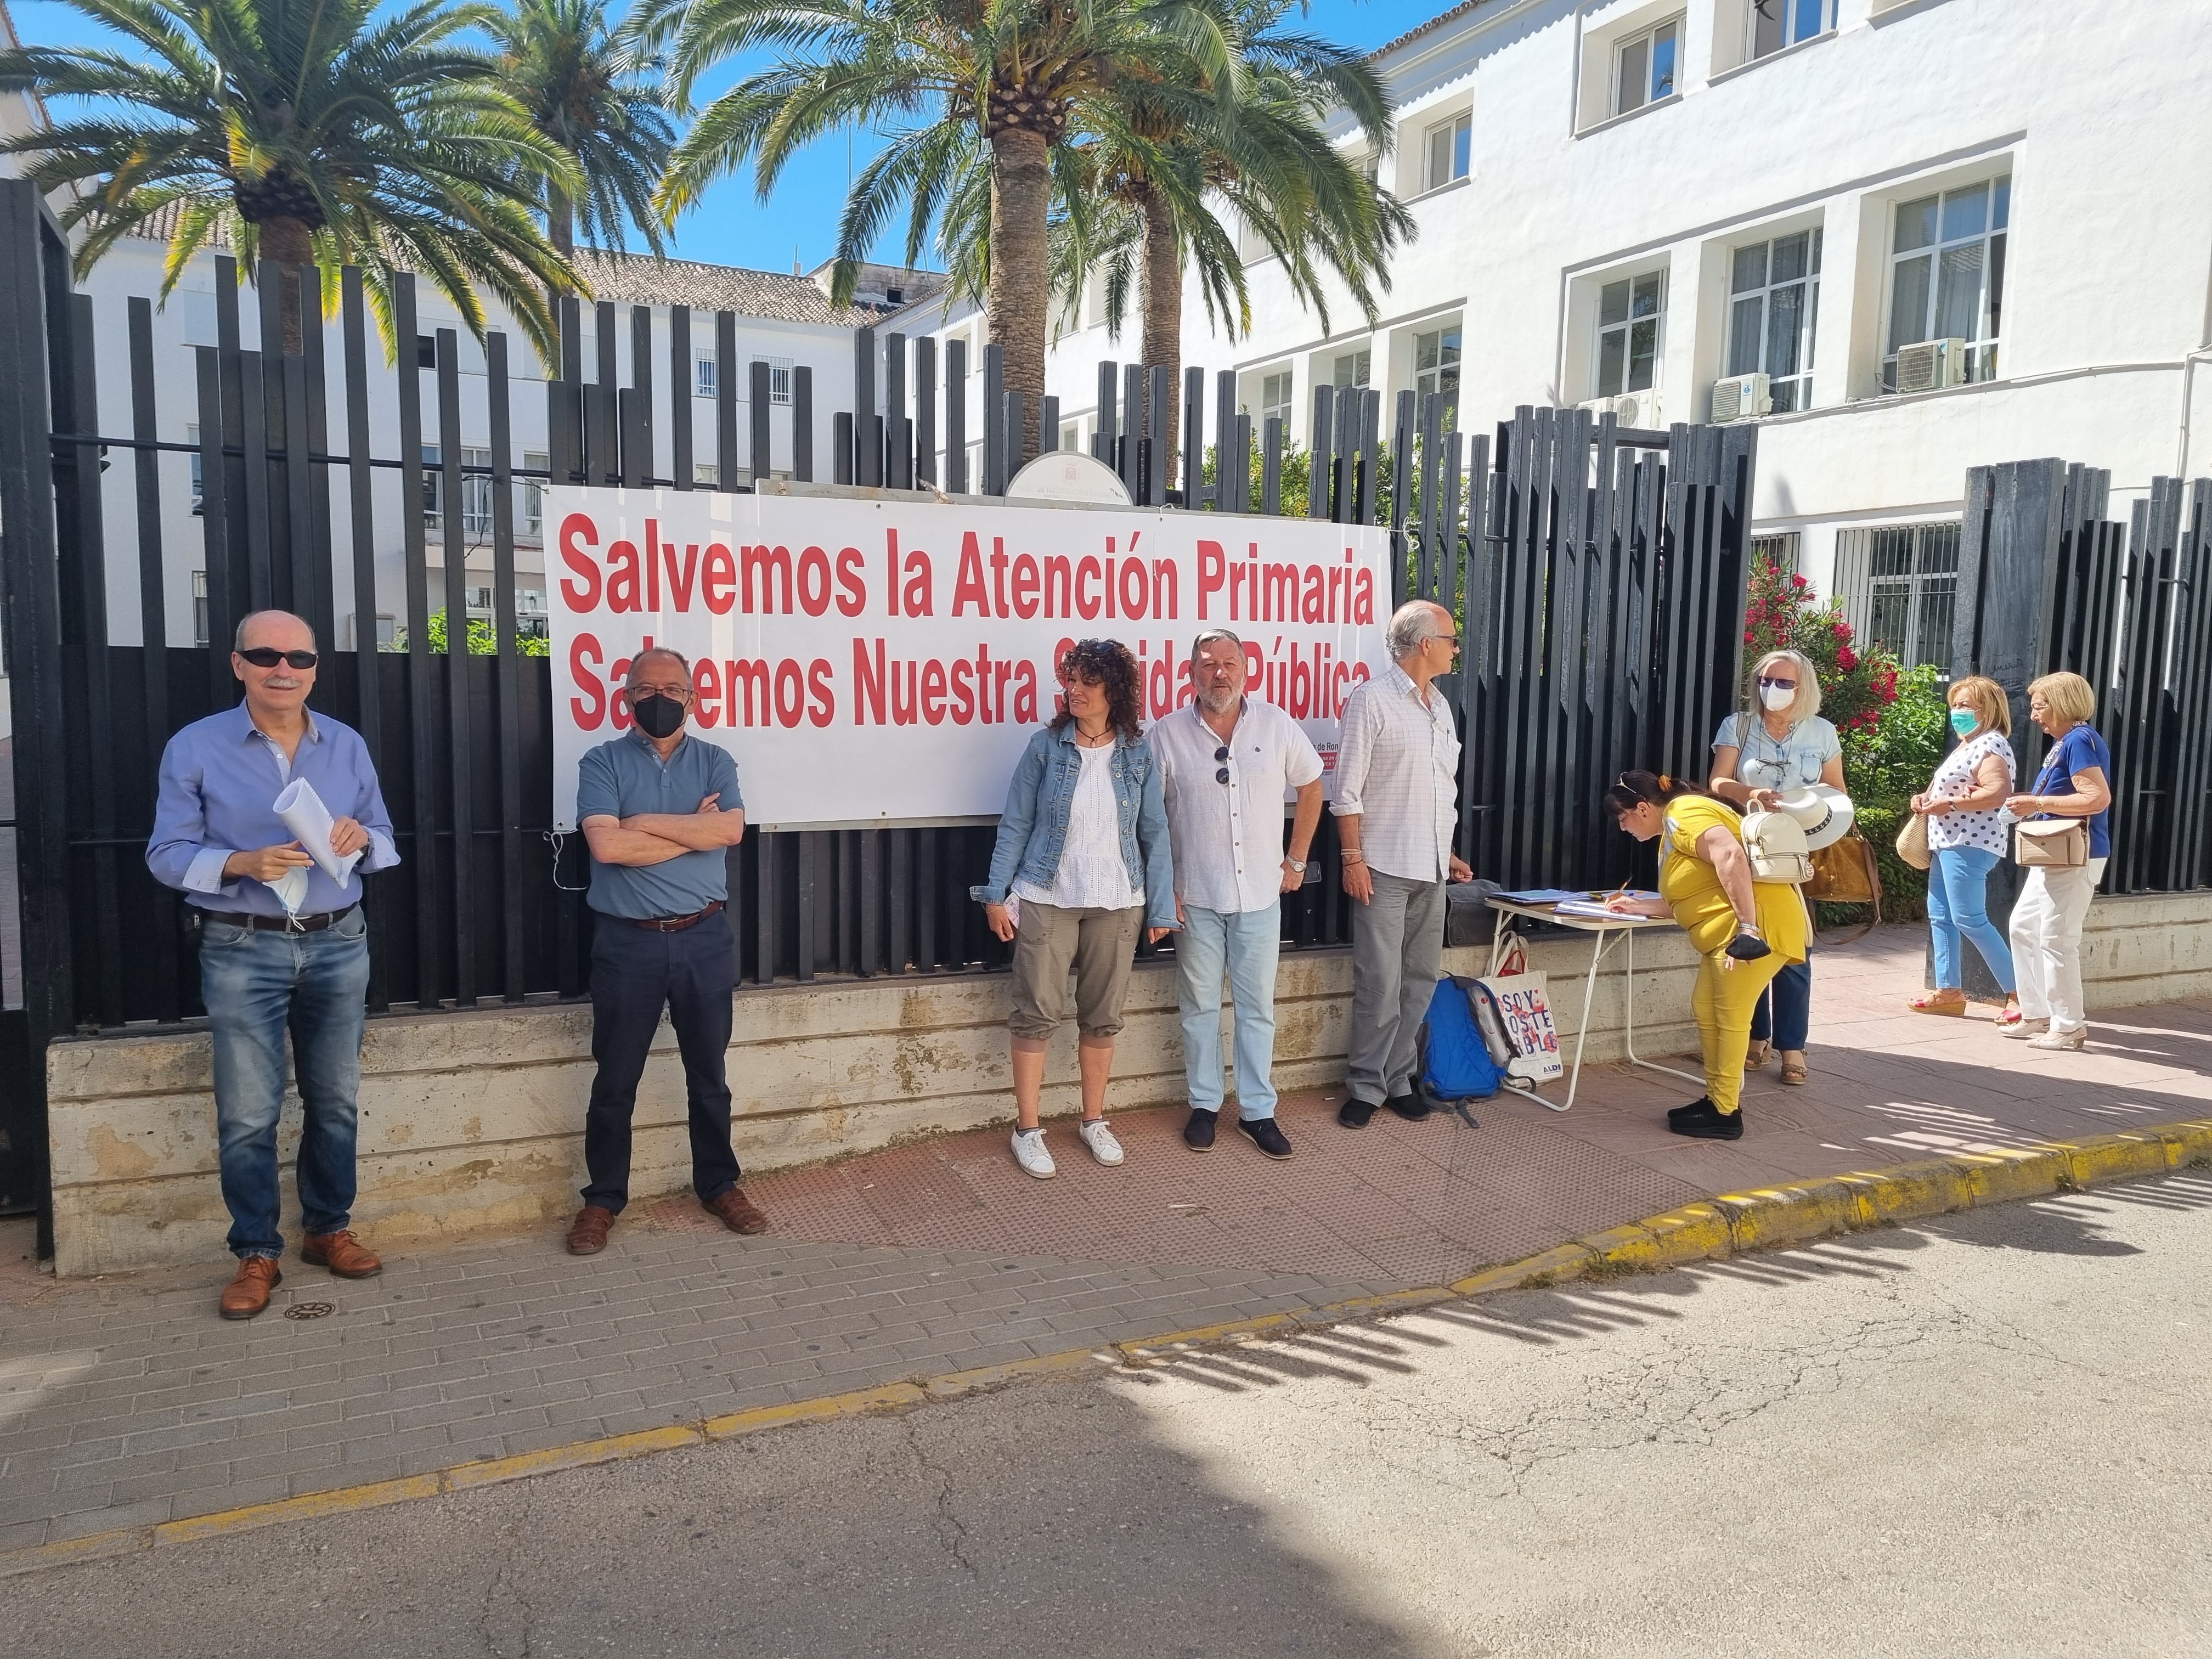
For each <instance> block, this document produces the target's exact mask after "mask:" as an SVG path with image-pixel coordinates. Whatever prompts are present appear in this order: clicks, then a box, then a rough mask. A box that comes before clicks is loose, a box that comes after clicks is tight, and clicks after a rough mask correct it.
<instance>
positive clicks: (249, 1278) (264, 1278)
mask: <svg viewBox="0 0 2212 1659" xmlns="http://www.w3.org/2000/svg"><path fill="white" fill-rule="evenodd" d="M283 1282H284V1275H283V1272H282V1271H281V1270H280V1269H279V1268H278V1267H277V1266H276V1257H275V1256H273V1255H249V1256H246V1257H245V1258H243V1259H242V1260H241V1261H240V1262H239V1264H238V1277H237V1278H235V1279H232V1280H231V1281H230V1283H229V1284H228V1285H224V1286H223V1287H222V1316H223V1317H224V1318H225V1319H251V1318H252V1317H253V1316H254V1315H256V1314H258V1313H259V1312H260V1311H261V1310H263V1309H264V1308H265V1307H267V1306H268V1305H269V1292H270V1291H273V1290H275V1289H276V1287H277V1286H278V1285H281V1284H283Z"/></svg>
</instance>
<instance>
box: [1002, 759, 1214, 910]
mask: <svg viewBox="0 0 2212 1659" xmlns="http://www.w3.org/2000/svg"><path fill="white" fill-rule="evenodd" d="M1107 765H1108V769H1109V771H1111V772H1112V774H1113V776H1114V800H1115V805H1117V806H1119V807H1120V808H1121V862H1122V863H1124V864H1126V865H1127V866H1128V867H1129V880H1130V882H1131V884H1133V885H1135V886H1137V887H1140V888H1142V889H1143V890H1144V893H1145V926H1146V927H1174V926H1175V925H1176V905H1175V866H1174V863H1173V861H1172V859H1171V856H1170V854H1169V852H1168V813H1167V807H1166V806H1165V805H1164V804H1163V801H1162V799H1161V795H1160V769H1159V765H1158V763H1157V762H1156V761H1154V760H1153V758H1152V744H1149V743H1147V742H1146V740H1145V739H1144V738H1137V739H1136V740H1135V741H1134V742H1131V741H1130V740H1129V739H1128V738H1117V739H1116V740H1115V744H1114V757H1113V759H1112V760H1111V761H1109V763H1107ZM1082 775H1083V753H1082V751H1081V750H1079V749H1078V748H1077V747H1076V746H1075V722H1074V721H1073V720H1070V721H1069V722H1068V723H1067V724H1066V726H1061V727H1060V730H1059V731H1057V732H1055V731H1054V730H1053V729H1052V728H1051V727H1049V726H1044V727H1042V728H1040V729H1039V730H1038V731H1037V732H1036V734H1035V735H1034V736H1032V737H1031V738H1030V746H1029V747H1028V748H1027V749H1025V750H1023V751H1022V757H1021V759H1020V761H1019V762H1018V763H1016V765H1015V767H1014V777H1013V781H1012V783H1010V784H1008V785H1007V786H1006V811H1005V812H1004V813H1003V814H1002V815H1001V816H1000V819H999V840H998V844H997V845H996V846H995V847H994V848H993V849H992V852H991V879H990V880H989V881H988V882H987V883H986V884H984V885H982V886H981V887H971V888H969V890H968V896H969V897H970V898H973V899H977V900H980V901H981V902H983V903H985V904H1004V903H1005V902H1006V891H1007V890H1008V889H1009V888H1011V887H1012V885H1013V884H1015V883H1016V882H1018V881H1033V882H1035V883H1036V884H1038V885H1039V886H1041V887H1049V886H1051V885H1052V884H1053V881H1054V878H1056V877H1058V875H1059V874H1060V849H1061V848H1062V847H1064V846H1065V845H1066V842H1067V818H1068V812H1069V810H1070V808H1071V806H1072V805H1073V802H1074V799H1075V785H1076V781H1077V780H1078V779H1079V778H1080V777H1081V776H1082Z"/></svg>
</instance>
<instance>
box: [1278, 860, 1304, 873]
mask: <svg viewBox="0 0 2212 1659" xmlns="http://www.w3.org/2000/svg"><path fill="white" fill-rule="evenodd" d="M1283 862H1284V863H1285V864H1287V865H1289V866H1291V872H1292V873H1294V874H1296V875H1301V876H1303V875H1304V874H1305V872H1306V861H1305V860H1304V859H1285V860H1283Z"/></svg>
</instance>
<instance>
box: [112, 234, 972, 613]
mask: <svg viewBox="0 0 2212 1659" xmlns="http://www.w3.org/2000/svg"><path fill="white" fill-rule="evenodd" d="M153 229H154V230H155V231H157V232H159V231H164V230H165V229H166V227H165V226H162V225H158V224H157V225H155V227H153ZM166 252H167V245H166V243H165V242H164V241H162V240H157V239H156V237H155V236H152V235H149V236H145V237H139V236H126V237H125V238H123V239H122V240H121V241H120V242H118V244H117V246H116V247H115V249H114V251H113V252H111V253H109V254H108V255H107V256H106V258H103V259H102V260H101V261H100V264H98V265H96V266H94V269H93V270H92V272H91V273H90V275H89V276H88V278H87V279H86V281H85V282H84V283H83V284H82V291H83V292H85V293H88V295H90V296H91V298H92V301H93V312H94V337H95V340H96V343H97V348H96V349H97V362H98V396H99V416H100V428H101V430H102V431H103V432H104V433H106V434H109V435H125V434H128V433H129V432H131V429H132V408H131V363H130V356H129V353H128V350H127V343H128V340H129V302H130V301H131V299H133V298H148V299H152V298H155V296H157V295H159V294H160V291H161V270H162V264H163V260H164V258H165V256H166ZM578 265H579V269H580V271H581V272H582V274H583V275H584V276H585V277H586V280H587V281H588V282H590V283H591V284H592V290H593V293H594V295H595V296H596V298H597V299H599V300H605V301H614V302H615V303H616V309H615V357H616V372H617V384H618V385H620V386H634V385H635V384H636V383H637V380H638V378H639V377H638V375H637V373H636V370H637V365H636V364H635V362H634V356H635V344H636V337H635V332H634V328H633V308H634V307H638V306H643V307H648V308H649V309H650V312H651V325H652V347H651V357H650V362H649V363H648V364H647V374H648V376H649V379H650V383H651V387H652V402H653V411H652V417H651V418H652V424H653V434H654V442H655V458H656V459H655V466H654V469H653V472H654V476H656V477H667V476H669V471H670V468H671V465H672V459H671V457H672V453H673V450H672V443H671V433H672V432H673V431H674V429H675V427H674V422H678V421H685V422H690V426H691V430H692V452H693V455H694V457H695V460H694V478H695V482H696V483H698V484H700V485H702V486H708V487H711V486H713V485H714V484H715V483H717V482H719V477H720V475H719V471H718V466H719V462H718V445H717V439H716V428H715V419H716V407H717V403H716V384H715V376H716V372H717V362H716V358H715V316H714V313H716V312H717V311H720V310H730V311H732V312H734V313H736V319H737V338H736V346H737V350H736V356H737V364H738V374H737V386H736V396H737V423H738V457H739V471H738V476H737V477H736V479H735V482H737V483H746V482H749V481H750V472H749V470H748V468H749V464H750V459H751V457H750V423H751V395H752V391H751V381H752V375H751V374H750V365H751V364H752V363H753V362H767V363H768V365H769V397H770V404H771V406H770V410H769V441H770V459H771V462H772V467H773V470H774V471H776V472H778V473H784V474H787V473H788V471H789V469H790V467H791V465H792V461H793V418H794V414H795V406H794V401H793V393H794V391H795V388H796V381H797V374H798V372H799V370H800V369H802V368H803V369H805V370H808V371H810V372H811V374H812V377H813V388H814V395H813V410H812V422H811V425H812V428H813V432H812V437H813V454H814V456H815V458H816V461H817V467H818V469H819V472H820V476H822V477H829V467H830V464H831V463H830V456H831V453H832V451H831V437H832V432H833V422H834V419H835V416H836V411H838V410H843V409H846V408H848V407H849V406H850V403H851V398H852V386H853V337H854V330H855V329H856V328H857V327H859V326H860V325H862V324H865V323H867V322H871V321H873V320H875V319H877V318H878V316H880V315H882V314H883V313H885V312H887V311H888V310H890V309H891V308H892V307H896V306H899V305H902V304H906V303H909V302H910V294H909V290H910V289H911V290H914V291H915V292H919V291H921V290H923V289H927V287H928V286H929V285H932V284H935V283H941V281H942V280H943V279H942V278H941V277H938V276H934V275H933V274H930V273H924V272H905V271H901V270H896V269H894V268H891V267H878V266H871V267H869V268H868V272H867V275H868V277H869V279H870V280H869V281H868V282H864V283H863V285H862V292H861V294H860V295H858V296H856V303H855V304H854V305H853V306H837V305H833V304H831V302H830V301H829V295H828V291H827V273H826V271H820V272H817V273H814V274H812V275H808V276H802V275H799V274H797V273H795V272H794V273H793V274H791V275H788V276H786V275H782V274H780V273H777V272H773V271H761V270H746V269H743V268H739V267H734V266H727V265H714V264H700V263H697V262H694V261H689V260H681V259H669V260H657V259H653V258H645V257H629V258H623V257H619V256H609V255H606V254H602V253H594V252H589V251H584V252H580V255H579V259H578ZM216 272H217V267H216V256H215V255H214V254H213V253H211V252H210V253H203V254H201V255H199V256H197V257H196V258H194V259H193V260H192V262H191V264H190V266H189V267H188V268H187V270H186V271H185V275H184V276H183V278H182V279H181V280H180V282H179V284H178V287H177V289H176V290H175V291H174V292H173V294H171V295H170V296H169V298H168V300H167V303H166V304H162V305H161V307H160V308H159V309H158V310H156V311H155V313H154V316H153V319H152V320H153V341H154V360H155V376H154V391H155V436H156V437H157V438H158V439H160V440H161V441H163V442H166V443H175V444H197V443H198V441H199V440H200V431H199V422H200V412H199V408H198V399H197V385H196V378H195V373H194V354H193V352H192V348H194V347H197V346H212V345H214V344H216V330H217V321H216ZM239 299H240V321H241V327H240V335H241V337H242V340H243V341H244V343H246V346H247V347H248V349H251V348H252V347H253V346H254V345H255V344H257V343H258V341H259V338H260V329H259V313H258V296H257V295H256V293H255V291H254V290H253V289H252V288H251V287H250V286H249V287H246V288H242V289H240V295H239ZM157 303H159V302H158V301H157ZM676 309H685V310H688V311H689V313H690V362H688V363H687V364H686V365H685V366H684V369H683V371H682V373H681V374H680V375H678V374H676V373H675V372H673V371H674V368H675V366H674V364H673V363H672V362H671V356H670V340H671V336H670V326H671V325H670V318H671V312H672V311H673V310H676ZM486 310H487V313H488V321H489V328H490V329H492V330H497V331H502V332H504V333H505V335H506V336H507V369H508V377H509V410H510V421H511V427H510V435H511V439H512V445H513V453H512V454H511V455H510V456H509V457H508V462H509V465H511V466H513V467H514V468H517V469H523V470H543V469H544V468H545V467H546V465H547V456H548V453H549V446H548V442H547V437H546V418H547V410H548V400H547V395H546V371H545V368H544V365H542V364H541V363H540V362H538V356H537V353H536V351H535V350H534V349H533V348H532V345H531V343H530V341H529V338H528V337H527V336H526V335H525V334H524V333H523V331H521V329H520V327H519V326H518V325H517V324H516V323H515V321H514V319H513V318H512V317H510V316H508V315H507V314H506V313H504V312H503V311H502V310H501V308H500V307H497V306H496V305H495V303H493V302H491V301H487V302H486ZM581 323H582V327H581V333H582V362H583V374H584V378H585V379H586V380H595V379H596V378H597V377H598V373H599V370H598V363H599V342H598V330H599V319H598V314H597V312H596V309H595V307H594V305H593V304H592V302H590V301H586V302H585V304H584V305H583V306H582V307H581ZM325 327H326V329H327V333H326V335H325V350H324V361H325V373H326V376H327V384H326V387H325V397H326V407H327V410H328V422H329V430H330V435H331V450H332V452H333V453H344V451H345V448H346V443H347V439H346V425H345V420H346V417H345V410H346V402H345V395H346V394H345V385H344V353H343V345H342V339H341V335H340V332H339V326H338V321H337V319H336V318H335V317H333V318H331V319H328V321H327V322H326V324H325ZM442 330H451V331H453V334H454V336H455V346H456V350H455V360H456V363H457V366H458V369H459V389H460V415H461V427H460V448H461V451H462V454H461V461H462V465H464V466H489V465H491V452H490V448H489V445H490V430H491V428H490V396H489V382H488V380H487V376H486V360H485V350H484V348H483V346H482V345H480V344H478V343H477V341H476V340H475V338H474V337H472V336H471V334H470V332H469V331H468V330H467V329H466V327H465V326H464V325H463V324H462V322H461V319H460V316H459V313H458V312H457V311H456V310H455V308H454V307H453V306H452V304H451V303H450V302H449V301H447V300H446V299H445V297H444V296H443V295H441V294H439V293H438V292H437V291H436V290H435V289H434V288H432V287H431V286H430V285H429V284H428V283H427V282H418V283H417V284H416V331H417V335H416V340H414V341H412V342H403V343H401V350H400V363H401V367H400V368H392V367H390V366H387V365H386V362H385V361H384V354H383V351H382V349H381V346H380V343H379V342H378V341H377V340H376V339H375V338H374V322H373V320H372V323H371V333H372V337H371V339H370V342H369V352H368V356H369V365H368V377H367V379H368V393H369V416H370V423H371V427H372V429H373V430H374V433H375V435H376V443H375V446H374V453H375V454H376V455H377V456H378V457H380V458H381V459H399V455H398V429H399V428H398V379H397V376H398V374H399V373H402V372H405V373H414V374H419V375H420V376H421V377H422V444H423V450H422V456H421V458H420V459H422V461H423V462H424V464H425V466H426V472H425V491H426V495H425V505H424V513H423V532H424V542H425V547H426V557H427V563H428V578H429V582H428V586H429V603H430V609H431V610H432V611H434V612H435V611H438V610H440V609H441V608H445V607H447V605H448V592H447V563H448V556H447V549H448V547H449V546H454V545H458V546H459V547H460V548H461V549H462V550H463V552H462V556H461V559H460V561H459V569H460V571H461V573H462V574H461V576H460V580H459V581H458V582H456V583H455V584H454V586H456V587H457V588H459V590H460V592H459V601H460V604H461V605H462V607H463V608H465V610H466V611H467V612H468V614H469V615H470V616H471V617H477V618H489V617H491V616H492V615H493V603H492V601H493V574H494V572H493V546H492V495H491V492H492V481H491V479H490V478H489V477H464V479H463V480H462V489H461V500H460V501H459V503H457V504H456V503H450V502H447V501H445V500H444V499H443V495H444V482H445V481H444V479H443V477H441V475H440V474H439V473H437V472H435V471H428V468H430V467H433V466H435V465H438V464H439V463H441V461H442V460H443V459H444V457H443V454H442V450H441V435H440V432H439V429H438V400H437V374H436V364H437V356H436V353H437V344H436V343H437V340H438V337H439V334H440V331H442ZM114 459H117V457H115V456H111V465H110V466H109V469H108V471H107V472H106V476H105V479H104V488H103V495H102V512H103V514H104V516H105V520H106V545H107V553H108V557H107V574H108V583H107V601H108V632H109V637H110V638H111V640H112V641H113V642H114V643H116V644H118V645H131V644H137V643H138V642H139V641H140V640H141V639H143V632H142V629H141V620H140V616H139V609H140V591H141V590H140V583H139V579H138V574H137V554H136V550H137V545H138V536H137V494H136V489H135V484H134V480H133V471H132V469H131V467H130V466H128V465H119V466H118V465H112V461H113V460H114ZM160 469H161V508H162V528H161V544H162V554H163V559H162V562H163V568H164V582H163V590H164V602H165V605H166V609H167V616H166V617H165V634H166V637H167V640H168V641H169V643H170V644H172V645H191V644H195V643H202V644H204V643H208V642H209V641H208V629H209V621H208V619H209V613H210V607H209V605H208V603H207V574H206V572H207V559H206V554H205V548H204V533H203V526H202V523H201V520H200V518H199V515H198V511H197V497H198V489H199V485H198V472H199V458H198V457H197V455H192V454H188V453H182V452H169V453H164V454H163V455H162V456H161V461H160ZM348 487H349V486H348V484H347V483H346V482H345V477H344V474H343V471H337V472H336V473H335V475H334V477H333V479H332V483H331V498H332V501H333V504H334V507H333V511H332V513H331V543H332V552H333V566H334V568H333V572H332V586H331V591H332V592H333V594H334V595H335V596H336V601H337V634H338V637H337V639H336V640H334V641H328V642H327V643H328V644H329V645H330V646H331V647H334V648H337V649H341V650H352V649H355V648H356V646H357V645H358V644H360V643H363V642H366V641H370V640H374V641H376V642H378V643H379V644H380V645H383V646H386V647H389V646H391V645H392V643H393V642H394V640H395V637H396V636H397V635H398V632H399V630H400V629H403V628H404V626H405V623H406V611H407V607H406V599H405V595H406V562H405V560H406V553H405V549H406V527H405V526H404V522H403V520H402V514H401V503H400V477H399V472H398V470H397V469H396V468H391V467H385V468H380V469H378V471H376V473H375V475H374V484H373V489H374V537H375V540H374V544H373V545H372V546H371V547H370V548H369V549H368V555H369V556H370V557H371V558H372V559H373V560H374V562H375V568H376V592H377V614H376V615H375V616H374V617H356V615H355V614H354V611H355V605H354V603H353V593H354V587H353V577H352V561H353V559H354V557H355V556H356V549H355V548H354V547H353V546H352V544H351V520H350V517H349V513H348V511H347V509H346V506H345V501H346V491H347V489H348ZM513 488H514V491H515V500H514V502H513V514H514V518H513V523H514V531H515V538H514V539H515V572H516V578H515V585H516V597H517V609H518V611H519V613H520V626H521V629H522V630H523V631H524V632H525V633H526V634H527V633H532V632H542V631H543V629H544V616H545V597H546V577H545V574H544V572H545V554H544V515H543V487H542V485H541V484H539V483H535V482H527V481H520V480H518V481H517V483H515V485H514V486H513Z"/></svg>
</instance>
